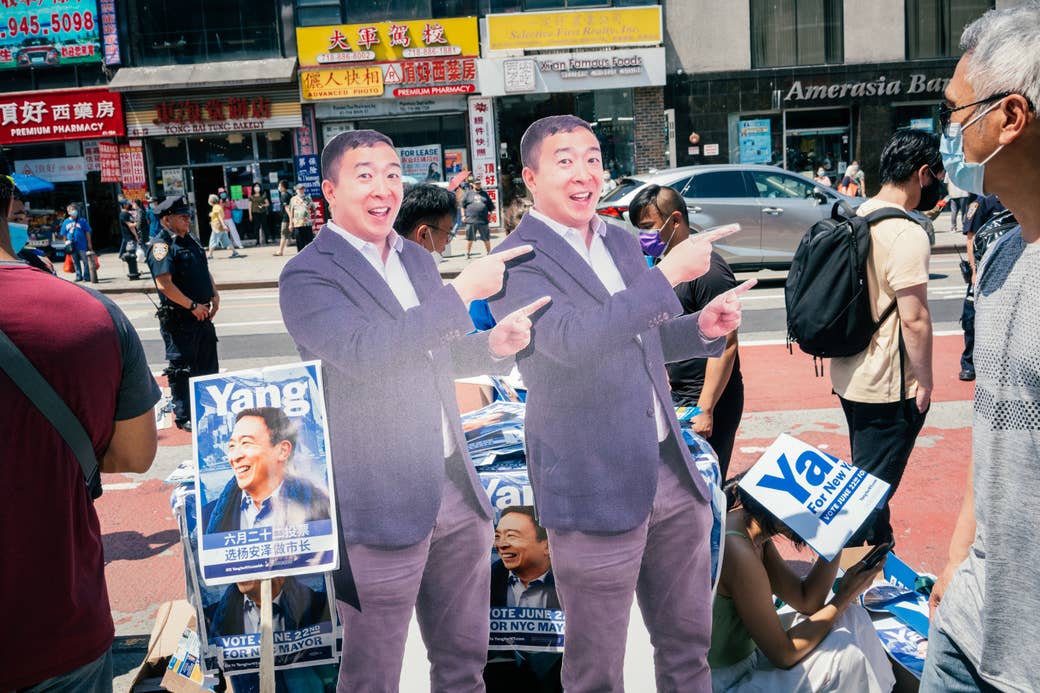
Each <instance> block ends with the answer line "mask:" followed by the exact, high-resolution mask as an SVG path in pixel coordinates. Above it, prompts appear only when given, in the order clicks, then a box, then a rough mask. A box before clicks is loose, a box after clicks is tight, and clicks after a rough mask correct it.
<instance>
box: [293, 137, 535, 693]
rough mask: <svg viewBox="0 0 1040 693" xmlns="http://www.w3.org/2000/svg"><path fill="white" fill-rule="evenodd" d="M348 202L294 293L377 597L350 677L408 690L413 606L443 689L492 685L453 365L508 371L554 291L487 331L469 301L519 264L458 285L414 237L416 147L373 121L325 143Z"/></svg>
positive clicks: (484, 515) (478, 515)
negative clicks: (410, 204)
mask: <svg viewBox="0 0 1040 693" xmlns="http://www.w3.org/2000/svg"><path fill="white" fill-rule="evenodd" d="M321 164H322V175H323V176H324V180H323V181H322V192H323V193H324V195H325V199H326V200H327V201H328V202H329V206H330V207H331V210H332V214H331V216H332V221H331V222H330V223H328V224H327V225H325V226H324V227H323V228H322V230H321V232H320V233H319V234H318V237H317V238H316V239H315V241H314V242H313V243H311V244H310V245H308V246H307V248H305V249H304V250H303V251H301V252H300V253H299V254H298V255H297V256H295V257H294V258H293V259H292V260H290V261H289V262H288V264H287V265H286V267H285V269H284V270H283V271H282V275H281V279H280V281H279V286H280V302H281V308H282V317H283V319H284V320H285V325H286V327H287V328H288V331H289V334H290V335H291V336H292V338H293V340H294V341H295V342H296V346H297V349H298V350H299V352H300V355H301V357H302V358H304V359H320V360H321V361H322V365H323V369H324V374H325V383H326V385H325V397H326V400H327V402H328V413H329V430H330V435H331V443H332V459H333V465H334V469H335V477H336V479H335V481H336V491H337V499H338V503H339V518H340V522H341V531H342V536H343V540H344V545H345V548H346V554H347V557H348V558H349V560H350V566H351V568H352V570H353V574H354V580H355V583H356V585H357V593H358V597H359V599H360V603H361V609H360V610H358V609H355V608H353V607H350V606H348V605H346V604H343V603H337V609H338V610H339V613H340V617H341V620H342V621H343V624H344V642H343V659H342V663H341V665H340V680H339V690H340V691H396V690H397V689H398V686H399V681H400V677H401V664H402V657H403V655H404V646H405V639H406V636H407V632H408V623H409V621H410V619H411V615H412V611H413V610H414V611H415V612H416V614H417V618H418V621H419V627H420V630H421V632H422V636H423V640H424V641H425V643H426V646H427V650H428V653H429V658H430V662H431V668H430V677H431V689H432V690H433V691H444V692H445V693H447V692H449V691H450V692H451V693H468V692H470V691H473V692H476V691H483V690H484V683H483V680H482V678H481V671H482V669H483V666H484V661H485V656H486V653H487V643H488V637H489V629H490V625H489V619H488V605H487V595H488V589H489V580H490V572H491V570H490V569H491V565H490V562H489V561H488V552H489V550H490V543H491V537H492V530H491V507H490V504H489V502H488V498H487V494H486V493H485V492H484V489H483V487H482V486H481V484H480V481H479V480H478V479H477V475H476V471H475V470H474V468H473V465H472V463H471V461H470V458H469V454H468V452H467V450H466V440H465V437H464V435H463V433H462V427H461V422H460V419H459V413H458V405H457V402H456V399H455V386H454V382H453V380H454V379H455V378H458V377H466V376H475V375H480V374H485V373H505V372H508V371H509V369H510V368H511V367H512V365H513V362H514V360H513V358H512V356H513V355H514V354H515V353H516V352H517V351H519V350H520V349H523V348H525V347H526V346H527V345H528V343H529V342H530V329H531V321H530V318H529V315H530V314H532V313H533V312H535V311H537V310H538V309H539V308H541V307H542V306H544V305H546V303H547V299H545V300H538V301H535V302H533V303H532V304H530V305H528V306H525V307H524V308H522V309H521V310H518V311H516V312H515V313H514V314H512V315H510V316H509V317H508V319H506V320H504V321H503V324H502V325H500V326H499V328H500V329H499V328H496V330H492V331H490V332H486V333H480V334H474V335H468V333H469V332H470V331H471V329H472V327H471V324H470V321H469V314H468V312H467V311H466V303H467V302H469V301H472V300H475V299H480V298H485V297H487V296H489V295H491V294H493V293H495V292H497V291H498V290H499V289H500V288H501V285H502V278H503V276H504V274H505V263H506V262H507V261H509V260H511V259H513V258H514V257H518V256H520V255H525V254H529V253H530V248H524V247H518V248H514V249H513V251H512V252H511V253H503V254H501V255H497V256H495V257H488V258H482V259H481V260H479V261H477V262H474V263H472V264H470V265H469V266H468V267H467V268H466V269H465V270H464V271H463V272H462V273H461V274H460V275H459V276H458V277H457V278H456V279H454V280H453V281H452V282H451V283H450V284H445V283H444V282H443V281H442V279H441V276H440V274H439V273H438V271H437V267H436V263H435V262H434V260H433V258H432V256H431V255H430V253H429V252H428V251H427V250H424V249H423V248H422V247H421V246H419V245H417V244H415V243H413V242H411V241H407V240H405V239H403V238H401V237H400V236H398V235H397V234H396V233H395V232H394V230H393V226H392V225H393V222H394V219H395V218H396V216H397V212H398V209H399V208H400V206H401V197H402V192H403V191H402V183H401V162H400V159H399V158H398V155H397V152H396V151H395V149H394V146H393V142H391V140H390V138H388V137H386V136H385V135H383V134H381V133H378V132H375V131H372V130H355V131H351V132H345V133H342V134H340V135H337V136H336V137H335V138H333V139H332V140H330V141H329V142H328V144H327V145H326V146H325V150H324V151H323V152H322V156H321Z"/></svg>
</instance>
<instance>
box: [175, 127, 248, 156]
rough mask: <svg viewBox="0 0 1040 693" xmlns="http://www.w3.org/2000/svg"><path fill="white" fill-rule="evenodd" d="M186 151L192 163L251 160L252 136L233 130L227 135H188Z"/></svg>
mask: <svg viewBox="0 0 1040 693" xmlns="http://www.w3.org/2000/svg"><path fill="white" fill-rule="evenodd" d="M188 153H189V155H190V156H191V163H192V164H215V163H221V162H224V161H252V159H253V137H252V135H249V134H245V135H243V134H241V133H234V132H232V133H230V134H227V135H207V136H205V137H189V138H188Z"/></svg>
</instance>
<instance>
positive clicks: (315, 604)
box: [174, 491, 342, 690]
mask: <svg viewBox="0 0 1040 693" xmlns="http://www.w3.org/2000/svg"><path fill="white" fill-rule="evenodd" d="M196 508H197V506H196V495H195V494H194V493H192V492H190V491H189V492H188V493H185V494H184V497H183V500H182V501H175V508H174V510H175V512H176V514H177V518H178V523H179V524H180V528H181V544H182V547H183V549H184V563H185V567H184V571H185V578H186V583H187V590H186V594H187V598H188V602H189V603H190V604H191V605H192V606H193V607H194V608H195V610H196V614H197V616H198V618H197V619H196V620H197V623H198V629H199V637H200V639H201V641H202V651H201V654H202V663H203V666H204V668H205V669H206V670H207V671H210V672H215V671H216V670H218V669H219V670H221V671H223V672H224V673H225V674H228V675H239V674H252V673H256V672H258V671H259V670H260V607H261V601H260V598H261V597H260V580H258V579H252V578H249V579H245V580H239V581H238V582H235V583H232V584H230V585H219V586H215V587H211V586H207V585H206V584H205V583H203V582H202V575H201V572H202V571H201V566H200V564H199V560H198V559H199V555H198V551H197V547H198V543H197V536H198V535H197V533H196V532H195V527H196V524H197V521H198V519H197V518H198V513H197V510H196ZM335 603H336V599H335V593H334V588H333V585H332V579H331V574H329V573H321V574H317V575H294V576H281V577H274V578H271V604H272V626H273V635H274V664H275V669H276V670H277V671H278V672H279V675H278V678H280V679H300V678H301V677H303V678H306V674H304V673H303V672H302V671H300V670H301V669H304V668H309V667H314V666H316V665H319V664H329V665H335V664H337V663H338V659H339V648H340V647H341V644H342V643H341V641H340V633H341V626H340V624H339V620H338V618H337V616H336V609H335ZM289 669H293V670H296V672H295V673H293V674H283V673H281V672H282V671H283V670H289ZM236 690H238V689H237V688H236ZM291 690H295V689H291ZM301 690H310V689H303V688H301Z"/></svg>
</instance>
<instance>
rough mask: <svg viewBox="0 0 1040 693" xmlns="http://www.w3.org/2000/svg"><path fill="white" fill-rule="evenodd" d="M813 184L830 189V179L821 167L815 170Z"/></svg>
mask: <svg viewBox="0 0 1040 693" xmlns="http://www.w3.org/2000/svg"><path fill="white" fill-rule="evenodd" d="M813 182H814V183H816V184H817V185H822V186H823V187H825V188H829V187H831V178H830V176H828V175H827V171H826V169H824V168H823V166H821V167H820V168H818V169H816V176H815V177H814V178H813Z"/></svg>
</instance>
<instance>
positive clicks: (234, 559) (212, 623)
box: [172, 362, 342, 693]
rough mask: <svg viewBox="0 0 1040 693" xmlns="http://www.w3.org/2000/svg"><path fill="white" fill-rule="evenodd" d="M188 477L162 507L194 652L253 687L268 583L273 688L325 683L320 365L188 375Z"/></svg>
mask: <svg viewBox="0 0 1040 693" xmlns="http://www.w3.org/2000/svg"><path fill="white" fill-rule="evenodd" d="M191 388H192V390H191V395H192V405H193V406H192V410H193V413H194V416H193V428H194V450H195V461H196V464H195V474H194V475H193V476H192V477H188V478H186V477H185V475H183V474H179V475H177V476H176V477H175V478H176V479H177V480H178V481H180V485H179V486H178V487H177V489H176V490H175V491H174V493H173V497H172V504H173V508H174V513H175V515H176V517H177V521H178V525H179V528H180V532H181V543H182V545H183V548H184V557H185V579H186V593H187V598H188V601H189V603H191V604H192V605H193V606H194V607H195V610H196V613H197V623H198V633H199V638H200V641H201V653H200V659H201V663H202V667H203V668H204V670H205V671H206V672H208V673H215V672H216V671H217V670H220V671H222V672H223V673H224V674H225V675H227V676H230V677H231V678H232V681H233V684H234V686H235V690H236V691H238V692H239V693H241V692H242V691H251V690H254V689H255V690H259V676H258V673H259V671H260V619H261V616H260V611H261V608H260V607H261V604H260V593H261V592H260V585H261V581H262V580H265V579H269V580H270V581H271V590H272V601H271V606H272V618H273V630H274V667H275V680H276V686H277V689H278V690H279V691H324V690H328V689H329V688H330V687H334V686H335V681H336V678H337V671H338V662H339V657H340V651H341V648H342V626H341V624H340V623H339V619H338V616H337V614H336V609H335V603H336V602H335V594H334V587H333V581H332V577H331V573H330V572H329V571H331V570H333V569H335V568H336V567H337V566H338V560H339V556H338V523H337V521H336V514H335V502H334V486H333V484H332V463H331V460H330V458H329V454H328V451H329V440H328V430H327V422H326V416H325V402H324V396H323V390H322V381H321V366H320V364H319V363H318V362H308V363H298V364H291V365H286V366H276V367H272V368H268V369H263V370H260V371H245V372H238V373H224V374H219V375H212V376H204V377H201V378H194V379H192V381H191Z"/></svg>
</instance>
